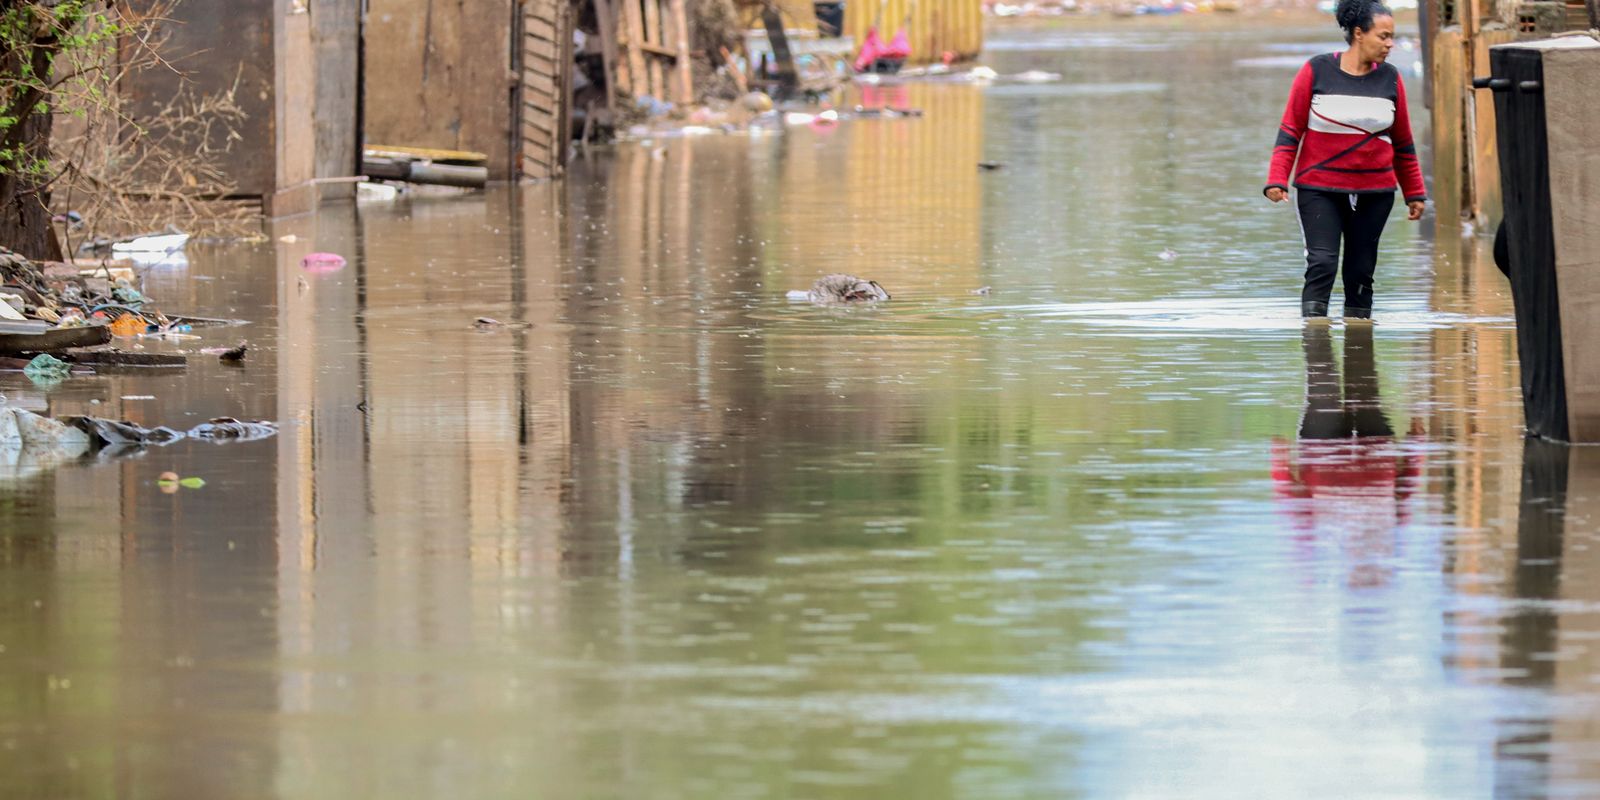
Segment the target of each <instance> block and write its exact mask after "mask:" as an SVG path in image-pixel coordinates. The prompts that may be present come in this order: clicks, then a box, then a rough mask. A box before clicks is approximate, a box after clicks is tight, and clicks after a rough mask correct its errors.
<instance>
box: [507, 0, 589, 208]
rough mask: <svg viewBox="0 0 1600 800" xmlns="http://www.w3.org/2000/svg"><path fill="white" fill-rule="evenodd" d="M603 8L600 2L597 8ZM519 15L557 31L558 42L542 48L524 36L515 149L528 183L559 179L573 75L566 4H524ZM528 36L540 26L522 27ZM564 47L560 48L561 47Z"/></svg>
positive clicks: (559, 0) (545, 0) (532, 0)
mask: <svg viewBox="0 0 1600 800" xmlns="http://www.w3.org/2000/svg"><path fill="white" fill-rule="evenodd" d="M601 4H602V5H603V4H604V3H603V2H602V3H601ZM523 13H524V14H525V15H527V16H528V17H529V18H537V19H539V20H541V21H543V22H544V23H547V26H548V27H549V28H551V29H554V30H556V31H557V32H558V33H557V36H556V39H557V42H556V43H550V42H545V41H543V40H542V39H540V38H539V37H537V36H534V35H525V36H524V37H523V41H522V55H523V59H522V63H521V100H520V102H519V103H518V106H517V111H518V118H519V119H520V121H521V124H520V126H519V130H518V148H519V153H520V155H521V164H522V174H523V175H524V176H525V177H530V178H552V177H555V176H557V175H559V174H560V173H561V164H562V161H563V160H564V156H565V148H566V144H567V139H568V138H569V137H568V136H567V135H566V133H565V131H566V123H565V122H564V120H565V119H566V114H567V109H566V106H567V104H568V103H569V102H570V99H571V98H570V92H569V90H568V89H567V86H568V84H567V80H568V78H567V76H568V75H569V74H570V72H571V64H570V61H571V54H570V51H569V47H570V39H571V37H570V36H565V35H563V34H561V33H559V32H560V31H563V30H566V28H567V26H568V24H569V21H570V19H571V16H570V8H569V7H568V4H567V2H566V1H565V0H526V3H525V5H524V6H523ZM524 27H525V29H526V30H528V31H542V30H543V28H542V27H541V26H539V25H533V24H529V25H525V26H524ZM563 40H565V41H567V42H568V44H565V45H563V44H560V42H561V41H563Z"/></svg>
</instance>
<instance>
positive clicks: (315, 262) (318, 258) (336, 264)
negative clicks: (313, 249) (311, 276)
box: [300, 253, 344, 272]
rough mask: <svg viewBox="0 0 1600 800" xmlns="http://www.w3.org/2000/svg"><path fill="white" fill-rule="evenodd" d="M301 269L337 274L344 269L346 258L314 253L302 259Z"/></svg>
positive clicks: (333, 254) (337, 255)
mask: <svg viewBox="0 0 1600 800" xmlns="http://www.w3.org/2000/svg"><path fill="white" fill-rule="evenodd" d="M300 268H301V269H304V270H307V271H310V272H337V271H339V270H341V269H344V256H341V255H339V254H338V253H312V254H311V255H308V256H306V257H305V258H302V259H300Z"/></svg>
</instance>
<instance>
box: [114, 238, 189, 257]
mask: <svg viewBox="0 0 1600 800" xmlns="http://www.w3.org/2000/svg"><path fill="white" fill-rule="evenodd" d="M188 243H189V234H187V233H160V234H150V235H146V236H136V237H134V238H132V239H128V240H126V241H121V242H112V243H111V252H113V253H174V252H177V251H179V250H182V249H183V246H184V245H186V244H188Z"/></svg>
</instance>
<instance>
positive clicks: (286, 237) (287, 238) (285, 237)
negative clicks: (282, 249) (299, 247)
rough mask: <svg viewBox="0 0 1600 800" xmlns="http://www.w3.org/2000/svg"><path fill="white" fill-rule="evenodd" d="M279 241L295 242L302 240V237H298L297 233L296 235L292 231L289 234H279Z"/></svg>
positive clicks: (285, 242)
mask: <svg viewBox="0 0 1600 800" xmlns="http://www.w3.org/2000/svg"><path fill="white" fill-rule="evenodd" d="M278 241H280V242H283V243H284V244H294V243H295V242H298V241H300V237H298V236H296V235H294V234H292V233H289V234H284V235H283V236H279V237H278Z"/></svg>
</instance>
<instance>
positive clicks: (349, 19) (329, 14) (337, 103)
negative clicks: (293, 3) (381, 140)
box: [311, 0, 361, 191]
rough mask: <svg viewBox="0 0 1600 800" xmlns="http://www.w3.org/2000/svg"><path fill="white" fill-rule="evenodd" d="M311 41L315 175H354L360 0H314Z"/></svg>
mask: <svg viewBox="0 0 1600 800" xmlns="http://www.w3.org/2000/svg"><path fill="white" fill-rule="evenodd" d="M311 42H312V47H313V49H314V50H315V52H316V86H317V88H316V114H315V115H314V118H315V123H314V124H315V126H316V167H315V177H318V178H333V177H342V176H346V175H354V174H355V173H356V170H357V168H358V167H359V165H360V161H361V153H360V152H359V151H360V149H361V127H360V124H359V122H358V121H357V119H356V106H357V105H358V103H359V100H360V96H361V84H360V81H359V80H358V77H357V71H358V70H357V63H356V62H357V56H358V54H359V53H360V47H359V45H360V43H361V0H318V3H317V10H316V13H315V14H312V15H311ZM347 191H354V190H353V189H347Z"/></svg>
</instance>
